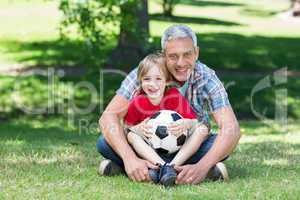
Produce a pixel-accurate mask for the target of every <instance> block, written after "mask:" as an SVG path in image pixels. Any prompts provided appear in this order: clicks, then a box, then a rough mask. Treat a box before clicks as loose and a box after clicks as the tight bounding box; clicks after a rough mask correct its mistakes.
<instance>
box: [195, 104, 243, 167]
mask: <svg viewBox="0 0 300 200" xmlns="http://www.w3.org/2000/svg"><path fill="white" fill-rule="evenodd" d="M212 115H213V117H214V119H215V121H216V123H217V125H218V127H219V132H218V135H217V137H216V140H215V142H214V144H213V146H212V147H211V149H210V150H209V151H208V152H207V154H206V155H205V156H204V157H203V158H202V159H201V160H200V161H199V165H200V164H201V165H207V167H208V168H209V169H210V168H211V167H212V166H214V165H215V164H216V163H217V162H219V161H220V160H222V159H224V158H225V157H226V156H228V155H229V154H230V153H231V152H232V151H233V150H234V149H235V147H236V145H237V144H238V141H239V139H240V137H241V134H240V128H239V123H238V121H237V119H236V117H235V115H234V113H233V111H232V108H231V106H227V107H224V108H220V109H218V110H217V111H215V112H213V113H212Z"/></svg>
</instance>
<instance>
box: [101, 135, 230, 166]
mask: <svg viewBox="0 0 300 200" xmlns="http://www.w3.org/2000/svg"><path fill="white" fill-rule="evenodd" d="M216 136H217V135H216V134H211V135H209V136H208V138H207V139H206V140H205V141H204V142H203V143H202V144H201V146H200V147H199V149H198V151H197V152H196V153H195V154H194V155H193V156H192V157H191V158H190V159H188V160H187V161H186V162H185V164H195V163H197V162H198V161H199V160H200V159H201V158H202V157H203V156H204V155H205V154H206V153H207V152H208V150H209V149H210V148H211V147H212V145H213V143H214V141H215V139H216ZM97 150H98V152H99V153H101V155H102V156H103V157H105V158H107V159H109V160H112V161H113V162H115V163H116V164H118V165H119V166H121V167H122V168H123V169H124V164H123V161H122V159H121V158H120V157H119V156H118V155H117V153H116V152H115V151H114V150H113V149H112V148H111V147H110V146H109V144H108V143H107V142H106V140H105V139H104V137H103V136H100V137H99V139H98V142H97ZM175 155H176V153H174V154H171V155H162V154H160V157H161V158H162V159H163V160H164V161H165V162H170V161H171V160H172V159H173V158H174V157H175ZM225 159H226V158H225ZM225 159H224V160H225Z"/></svg>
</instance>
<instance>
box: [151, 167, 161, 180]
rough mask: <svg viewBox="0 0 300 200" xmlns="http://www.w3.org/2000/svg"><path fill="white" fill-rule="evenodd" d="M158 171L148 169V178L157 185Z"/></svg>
mask: <svg viewBox="0 0 300 200" xmlns="http://www.w3.org/2000/svg"><path fill="white" fill-rule="evenodd" d="M159 169H160V168H158V169H151V168H150V169H149V171H148V173H149V176H150V179H151V180H152V182H153V183H158V182H159Z"/></svg>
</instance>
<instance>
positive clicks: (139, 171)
mask: <svg viewBox="0 0 300 200" xmlns="http://www.w3.org/2000/svg"><path fill="white" fill-rule="evenodd" d="M128 105H129V101H128V100H127V99H126V98H124V97H122V96H120V95H115V96H114V98H113V99H112V100H111V102H110V103H109V105H108V106H107V107H106V109H105V111H104V112H103V114H102V116H101V117H100V119H99V124H100V128H101V131H102V133H103V135H104V137H105V139H106V140H107V142H108V143H109V144H110V146H111V147H112V148H113V149H114V150H115V151H116V153H117V154H118V155H119V156H120V157H121V158H122V160H123V162H124V166H125V171H126V173H127V175H128V176H129V177H130V178H131V179H132V180H134V181H144V180H150V178H149V175H148V168H155V166H153V165H151V163H150V162H148V161H145V160H142V159H140V158H138V157H137V156H136V155H135V153H134V151H133V150H132V148H131V147H130V146H129V144H128V142H127V140H126V137H125V134H124V131H123V128H122V125H121V123H120V121H121V119H123V118H124V116H125V115H126V113H127V109H128Z"/></svg>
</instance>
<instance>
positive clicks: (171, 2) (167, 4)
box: [162, 0, 179, 17]
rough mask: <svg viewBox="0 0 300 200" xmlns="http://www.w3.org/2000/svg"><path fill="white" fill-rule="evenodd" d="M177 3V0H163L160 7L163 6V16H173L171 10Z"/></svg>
mask: <svg viewBox="0 0 300 200" xmlns="http://www.w3.org/2000/svg"><path fill="white" fill-rule="evenodd" d="M177 3H179V0H163V1H162V7H163V14H164V16H166V17H171V16H173V10H174V7H175V5H176V4H177Z"/></svg>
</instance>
